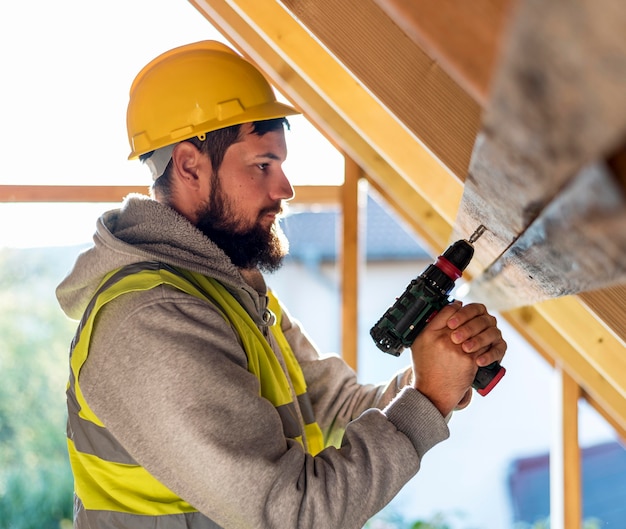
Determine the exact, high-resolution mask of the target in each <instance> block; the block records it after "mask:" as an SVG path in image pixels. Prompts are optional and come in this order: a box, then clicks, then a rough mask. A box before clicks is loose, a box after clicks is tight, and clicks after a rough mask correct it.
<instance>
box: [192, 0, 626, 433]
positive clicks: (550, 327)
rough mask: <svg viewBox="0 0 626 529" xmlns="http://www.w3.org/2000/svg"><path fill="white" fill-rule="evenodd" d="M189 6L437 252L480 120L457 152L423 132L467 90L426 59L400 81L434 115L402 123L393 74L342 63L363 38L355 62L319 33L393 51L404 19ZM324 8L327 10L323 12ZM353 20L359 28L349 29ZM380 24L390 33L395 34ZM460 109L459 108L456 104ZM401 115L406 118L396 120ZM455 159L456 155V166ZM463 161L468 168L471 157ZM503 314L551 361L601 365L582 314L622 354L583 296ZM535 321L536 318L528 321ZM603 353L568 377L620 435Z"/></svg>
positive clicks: (625, 426)
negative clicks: (562, 357)
mask: <svg viewBox="0 0 626 529" xmlns="http://www.w3.org/2000/svg"><path fill="white" fill-rule="evenodd" d="M191 3H192V4H194V5H195V6H196V7H197V8H198V9H199V11H200V12H201V13H203V14H204V15H205V16H206V17H207V18H208V19H209V20H210V21H211V22H212V23H213V25H214V26H215V27H217V28H218V29H219V30H221V32H222V33H223V34H224V35H225V36H226V37H227V38H228V39H229V40H231V42H233V44H234V45H235V47H237V48H238V49H239V50H240V51H241V52H242V53H244V55H246V56H248V57H249V58H250V59H251V60H252V61H253V62H256V63H257V64H258V65H259V66H260V67H261V68H262V69H263V70H264V71H265V73H266V74H267V75H268V77H270V78H271V79H272V81H273V82H274V84H275V85H276V86H278V87H279V88H280V89H281V91H282V92H283V93H284V94H285V95H286V96H287V97H288V98H289V99H290V100H291V101H292V102H293V103H294V104H295V105H296V106H298V107H299V108H301V109H302V110H303V111H304V113H305V114H306V115H307V117H308V118H309V119H310V120H311V121H312V122H313V123H314V124H315V125H316V126H317V127H318V129H319V130H320V131H322V132H323V133H324V134H325V135H326V136H327V137H328V138H329V139H330V140H331V141H332V142H333V143H334V144H335V145H336V146H338V147H339V148H340V149H341V150H343V151H344V152H346V153H348V154H349V155H350V156H351V157H352V158H353V159H354V160H356V161H357V162H358V163H359V165H361V166H362V167H363V168H364V169H365V171H366V172H367V174H368V176H370V178H372V179H373V180H374V182H375V183H376V184H377V185H378V186H379V188H380V189H382V190H384V192H385V194H386V195H387V196H388V197H389V198H390V200H391V201H392V203H394V204H395V206H396V207H398V208H399V212H400V213H401V214H402V215H403V216H405V217H408V218H410V219H412V220H413V222H412V223H411V224H412V225H413V226H415V227H416V228H417V229H416V231H417V233H418V234H419V235H420V236H421V237H422V238H423V239H424V240H425V241H426V243H427V244H429V245H430V247H431V249H433V253H435V252H438V251H439V250H441V249H442V248H444V247H445V246H446V245H447V243H448V242H449V241H450V237H449V235H450V232H451V228H452V225H453V223H454V217H455V214H456V211H457V208H458V206H459V203H460V201H461V200H460V195H461V194H462V189H463V186H462V180H463V179H464V175H462V174H460V173H462V171H461V170H459V169H456V170H449V168H450V167H451V166H452V165H454V166H455V167H462V166H463V162H461V160H462V159H463V155H460V154H459V153H461V152H471V150H472V146H473V141H474V137H475V132H476V131H477V129H478V125H479V120H478V119H475V121H474V122H473V125H472V126H474V129H475V131H474V135H472V134H465V136H466V137H465V136H464V138H465V139H464V140H463V139H462V138H459V137H458V136H457V137H456V138H455V142H456V145H454V147H455V148H451V147H449V146H448V150H447V151H446V149H443V151H441V145H442V144H445V143H446V142H445V139H442V137H438V138H435V139H433V138H430V140H429V139H428V138H425V137H424V136H422V130H421V128H428V124H429V123H430V122H432V120H433V116H434V115H437V112H438V111H440V109H441V108H442V107H445V106H446V105H447V102H448V101H449V99H453V98H452V96H451V95H450V94H452V93H455V94H458V93H462V92H463V91H461V92H457V91H454V90H452V89H449V87H450V85H452V84H455V83H454V82H453V81H452V78H451V77H448V76H446V75H443V74H444V73H445V72H443V70H442V69H441V68H440V67H439V66H438V65H437V64H436V63H435V62H433V61H432V60H430V62H431V70H432V71H436V73H437V75H436V76H428V75H427V76H424V77H423V78H417V79H416V78H414V77H412V78H410V79H406V78H403V79H404V81H403V82H406V83H412V84H411V85H410V86H409V87H408V88H407V87H406V86H404V87H401V88H402V90H400V89H399V88H398V90H396V91H397V92H401V93H402V94H405V95H406V94H419V93H426V92H428V93H431V94H432V93H435V94H437V96H438V97H439V98H440V101H439V102H438V104H437V105H433V114H432V115H430V116H428V118H427V119H426V123H422V124H420V123H417V122H410V123H409V124H407V123H406V122H405V121H404V118H405V116H406V114H405V113H406V112H409V110H410V108H409V107H411V105H412V106H415V101H412V102H405V106H402V104H401V103H402V102H401V101H398V100H397V99H393V98H392V97H391V96H392V95H393V94H390V93H389V91H388V90H386V89H385V86H381V85H384V84H387V85H393V81H394V79H392V78H391V77H389V76H391V75H392V74H393V73H394V72H389V76H388V77H389V78H384V79H383V81H382V82H381V81H380V77H381V74H380V72H378V71H370V72H368V71H359V74H358V75H356V74H355V73H354V71H353V70H351V69H350V68H348V67H347V66H346V64H350V65H351V66H352V68H356V67H357V66H355V64H357V63H358V62H359V61H361V62H368V61H367V55H366V51H367V50H368V49H369V48H368V47H363V46H365V45H364V44H363V46H361V44H362V42H361V41H358V40H357V41H354V40H349V39H348V42H349V43H348V44H347V45H345V46H346V47H348V48H356V49H358V50H359V52H360V54H361V57H360V58H359V57H358V56H355V55H354V52H352V54H350V53H348V52H349V50H346V49H345V48H343V47H342V46H341V43H340V42H339V41H340V40H341V39H334V40H333V39H332V35H329V34H328V33H323V36H324V37H323V38H322V36H320V34H319V31H321V30H320V27H321V26H323V25H324V22H325V21H326V20H327V17H333V16H336V17H337V18H338V19H341V21H342V24H345V25H346V27H345V28H343V27H342V31H343V32H344V33H346V32H347V33H349V35H350V36H351V37H354V38H357V37H358V36H359V34H361V35H363V37H362V38H368V37H369V38H372V35H373V36H374V37H375V41H376V43H377V46H378V47H379V48H386V47H388V46H389V47H390V42H389V41H388V40H387V39H389V38H391V39H392V40H391V42H397V41H396V40H393V39H400V38H401V36H398V35H397V33H396V30H398V28H399V27H400V25H399V24H398V25H396V24H392V26H393V28H395V29H393V28H391V27H390V26H389V25H388V24H387V23H386V19H385V18H384V17H385V14H384V12H383V11H381V10H380V8H379V7H377V6H374V3H373V2H372V1H371V0H363V1H362V2H357V3H358V6H357V7H358V9H356V11H358V12H359V13H361V12H363V11H365V12H369V16H366V15H362V16H359V17H354V16H353V17H352V18H356V19H357V20H354V21H353V20H351V19H345V18H341V17H339V16H338V13H345V11H346V9H348V10H349V9H350V8H352V9H353V11H352V13H354V12H355V11H354V9H355V6H354V5H353V4H354V0H352V1H347V2H346V1H340V0H317V1H316V2H313V1H301V2H284V3H281V2H277V1H268V2H263V3H262V4H263V5H262V6H261V5H260V4H261V3H259V2H256V1H254V0H222V1H219V0H211V2H207V1H198V0H191ZM296 4H297V6H299V9H300V11H298V12H297V18H296V16H295V15H296V13H290V12H289V10H287V9H285V5H294V6H295V5H296ZM373 7H376V11H375V12H371V11H370V9H373ZM307 9H310V10H311V11H310V16H309V12H308V11H307ZM323 11H325V12H326V13H328V14H327V15H324V13H322V12H323ZM372 13H373V14H372ZM376 23H377V24H376ZM368 24H369V25H368ZM354 25H356V27H353V26H354ZM313 28H315V29H313ZM381 28H382V29H381ZM385 28H386V29H385ZM383 30H385V31H389V32H390V33H391V35H389V34H387V33H385V31H383ZM372 32H373V33H372ZM405 38H406V35H405ZM406 45H407V43H406V42H403V43H402V46H403V47H405V46H406ZM411 45H412V46H413V47H411V46H409V49H411V50H413V53H415V55H414V56H413V60H414V61H416V63H417V64H419V61H418V60H417V59H416V58H415V57H417V56H418V55H419V54H417V52H416V51H415V46H416V44H415V42H411ZM357 55H358V54H357ZM426 57H427V56H426ZM426 71H428V69H427V70H426ZM434 77H436V79H434ZM454 77H456V76H454ZM373 78H374V79H373ZM435 81H436V82H435ZM428 83H430V84H428ZM416 84H417V86H416ZM427 84H428V88H426V86H427ZM464 97H465V96H464ZM464 100H465V101H467V100H469V101H470V102H467V103H466V104H467V108H470V109H471V112H470V115H472V116H474V118H476V117H477V116H478V117H479V115H480V107H479V105H478V104H477V103H476V102H471V98H466V99H464ZM457 103H458V102H457ZM426 106H428V105H426ZM454 108H459V106H458V104H457V105H456V106H455V107H454ZM477 109H478V112H477V111H476V110H477ZM466 112H467V109H466ZM458 115H459V116H464V117H463V119H465V121H463V119H460V121H461V122H462V123H465V125H464V126H463V127H461V128H464V129H466V130H470V129H471V128H472V127H471V126H467V123H468V120H467V119H466V118H467V114H463V105H461V108H460V110H459V114H458ZM398 116H401V117H402V118H403V119H402V120H401V119H399V117H398ZM444 118H445V115H444ZM447 119H450V117H449V116H448V118H447ZM469 121H471V120H469ZM468 138H470V139H468ZM430 141H434V142H435V143H437V142H439V148H440V150H439V151H438V152H437V153H436V154H435V153H434V151H433V148H431V144H430V143H429V142H430ZM462 141H466V142H467V145H466V146H465V147H466V148H467V149H463V148H461V147H459V144H460V143H462ZM455 142H452V143H453V144H454V143H455ZM425 155H431V156H432V157H435V156H436V158H437V159H436V160H435V161H434V163H432V162H431V163H429V162H427V161H426V160H425ZM450 160H455V162H454V164H452V162H450ZM422 162H423V163H422ZM465 163H466V164H469V158H467V159H466V161H465ZM442 164H443V165H442ZM444 166H445V167H444ZM446 168H448V169H446ZM569 303H573V304H574V305H575V306H576V308H577V309H580V310H576V311H574V313H575V315H576V318H577V319H574V320H569V319H568V318H567V317H565V316H563V314H566V313H567V314H572V312H571V311H569V310H563V311H561V310H560V307H561V306H563V307H564V308H567V307H565V305H566V304H569ZM596 308H597V307H596ZM504 316H505V317H506V318H507V319H509V320H510V321H511V322H512V324H513V325H514V327H516V328H518V330H520V331H522V334H526V333H527V332H531V333H532V334H534V333H535V332H536V333H537V336H536V337H535V338H536V339H535V340H534V343H536V344H537V345H538V346H539V347H544V349H543V351H544V352H545V354H546V357H550V358H553V357H554V356H553V355H554V354H556V352H558V351H559V350H562V348H554V349H553V348H551V347H549V345H550V343H552V342H551V341H550V340H554V341H556V340H557V339H558V340H562V341H563V343H564V344H566V345H567V352H568V358H567V362H569V364H568V366H567V367H568V369H569V366H570V365H571V366H578V365H580V366H583V365H585V364H587V365H593V366H594V369H598V365H596V364H594V363H592V362H591V361H592V360H594V358H591V357H590V356H589V355H587V354H586V353H585V347H586V344H585V340H584V339H583V337H582V336H581V335H580V333H579V332H577V329H578V328H580V327H581V326H580V325H579V323H580V322H579V321H578V318H581V319H584V320H587V319H589V318H591V320H593V321H595V322H596V323H598V325H599V326H600V330H601V332H602V333H608V335H609V336H611V337H613V338H616V340H615V341H602V340H600V341H599V342H598V348H600V349H601V350H609V351H611V352H612V353H614V354H618V355H619V354H625V353H624V351H625V346H624V343H625V342H624V335H621V334H620V333H619V332H616V331H615V329H612V328H610V327H608V326H607V325H606V323H605V322H603V321H602V320H599V319H598V318H597V317H596V315H595V313H594V312H592V311H591V309H590V308H589V306H588V305H587V304H585V303H583V302H582V300H580V299H578V298H562V299H559V300H554V301H553V302H550V305H549V306H548V307H544V306H538V307H535V306H532V307H527V308H525V309H524V318H519V317H518V314H517V312H515V311H514V312H512V313H510V314H507V313H505V314H504ZM529 321H532V325H530V326H529V323H528V322H529ZM542 334H543V335H544V336H548V337H549V339H548V342H547V343H545V342H543V341H542V340H541V335H542ZM603 344H605V345H603ZM599 358H600V363H601V364H602V365H601V366H600V368H601V369H600V370H599V371H595V372H593V370H592V372H589V370H586V369H584V368H582V367H581V368H580V369H579V368H576V369H575V371H576V372H575V373H574V374H572V376H574V378H575V379H576V380H578V381H579V382H580V383H581V385H582V386H583V389H584V391H585V392H586V393H587V394H589V395H590V397H591V399H592V401H594V402H597V403H599V405H601V406H602V407H603V408H604V411H605V412H606V416H607V417H608V418H609V420H611V421H612V424H613V425H614V426H615V427H616V428H617V429H618V431H620V433H622V435H623V434H624V432H626V410H625V409H624V387H625V385H624V384H623V383H622V382H620V381H616V380H608V381H607V380H603V379H601V377H598V373H602V372H610V370H611V368H612V367H615V366H614V365H612V363H611V362H612V361H611V355H604V356H603V355H599ZM570 374H571V373H570Z"/></svg>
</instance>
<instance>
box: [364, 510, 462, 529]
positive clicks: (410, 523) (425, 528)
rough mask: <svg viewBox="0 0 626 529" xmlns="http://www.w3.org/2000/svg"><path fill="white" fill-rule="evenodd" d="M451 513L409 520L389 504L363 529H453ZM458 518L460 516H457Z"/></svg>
mask: <svg viewBox="0 0 626 529" xmlns="http://www.w3.org/2000/svg"><path fill="white" fill-rule="evenodd" d="M450 518H451V515H446V514H442V513H439V514H436V515H434V516H433V517H432V518H431V519H430V520H427V521H426V520H422V521H419V520H408V519H407V518H406V517H405V516H404V515H402V514H401V513H399V512H397V511H396V510H394V508H393V506H392V505H389V506H387V507H386V508H385V509H384V510H383V511H381V512H380V513H379V514H378V515H376V516H374V517H373V518H372V519H371V520H369V521H368V522H367V523H366V524H365V527H364V528H363V529H453V527H458V526H457V525H454V526H453V525H452V520H451V519H450ZM457 518H458V517H457Z"/></svg>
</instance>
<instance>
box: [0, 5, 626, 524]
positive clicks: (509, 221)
mask: <svg viewBox="0 0 626 529" xmlns="http://www.w3.org/2000/svg"><path fill="white" fill-rule="evenodd" d="M189 1H190V3H191V4H192V5H194V6H195V8H196V9H197V10H198V12H199V16H200V15H202V16H204V17H206V19H207V20H208V21H209V22H211V24H212V25H213V26H214V27H215V28H217V29H218V30H219V31H220V32H221V33H222V34H223V35H224V36H225V38H226V39H227V40H228V41H230V42H231V43H232V44H233V46H234V47H235V48H237V49H238V50H239V51H240V52H241V53H242V54H243V55H244V56H246V57H247V58H249V59H250V60H251V61H252V62H254V63H255V64H257V66H259V68H260V69H261V70H262V71H264V72H265V74H266V75H267V77H268V78H269V79H270V80H271V81H272V82H273V84H274V85H275V86H276V87H277V88H278V89H279V90H280V91H281V92H282V93H283V94H284V95H285V96H286V97H287V98H289V100H290V101H291V102H292V103H293V104H294V105H295V106H296V107H298V108H299V109H300V110H301V111H302V112H303V113H304V114H305V115H306V117H307V118H308V119H309V121H310V122H311V123H313V124H314V125H315V126H316V128H317V129H318V130H319V131H320V132H321V133H322V134H323V135H324V136H325V137H326V138H327V139H328V140H329V141H331V143H333V144H334V145H335V146H336V147H337V148H338V149H339V150H340V151H341V152H343V153H344V156H345V157H346V174H345V177H346V179H345V184H344V185H343V186H342V187H341V188H340V189H330V188H310V189H301V190H299V191H298V199H299V200H303V201H307V202H327V201H337V202H340V203H341V204H342V207H343V213H344V219H345V225H344V241H343V260H342V266H343V269H344V274H343V278H344V281H343V286H342V288H343V294H344V310H343V313H344V329H346V331H345V336H344V339H343V345H344V353H345V354H346V357H347V359H348V360H349V361H350V362H351V363H352V364H353V365H356V361H355V358H356V337H355V334H356V332H355V329H356V297H357V288H356V285H357V279H356V277H357V274H356V273H355V272H356V270H357V269H358V244H359V241H358V230H357V228H356V224H357V222H356V220H355V219H356V218H357V216H358V205H357V202H358V200H357V195H358V191H357V187H358V185H357V184H358V182H359V180H361V179H366V180H367V181H368V183H369V185H370V186H371V187H373V188H374V189H375V190H376V191H377V192H378V193H379V194H380V195H381V196H382V197H384V199H385V200H386V201H387V202H388V204H389V205H390V206H391V207H392V208H393V209H394V210H395V211H396V212H397V213H398V214H399V215H400V216H401V217H402V218H403V219H404V220H405V221H406V222H407V223H408V224H409V225H410V226H411V227H412V228H413V229H414V230H415V232H416V233H417V234H418V235H419V237H420V238H421V239H422V240H423V241H424V242H425V243H426V244H427V245H428V246H429V249H430V250H431V251H432V253H433V255H436V254H438V253H439V252H441V251H442V250H443V249H445V247H447V245H448V244H450V242H452V241H453V240H456V239H459V238H467V237H468V236H469V234H471V233H472V232H473V231H474V229H475V228H476V227H477V226H478V225H479V224H483V225H485V226H486V227H487V229H488V232H487V233H486V234H485V235H483V237H482V238H481V239H480V240H479V242H478V243H477V246H476V254H475V258H474V260H473V261H472V264H471V265H470V268H469V269H468V273H469V276H470V277H471V278H472V281H471V288H472V293H473V297H475V298H476V299H480V300H481V301H483V302H485V303H486V304H487V305H488V306H489V307H490V308H493V309H497V310H499V311H500V313H501V314H502V316H503V317H504V318H506V319H507V321H508V322H509V323H511V324H512V325H513V327H515V328H516V329H517V330H518V331H519V332H520V334H521V335H522V336H524V337H525V338H526V339H527V340H528V341H529V342H530V343H531V344H532V345H533V346H534V347H535V348H536V349H537V351H538V352H539V353H540V354H542V356H543V357H544V358H545V359H546V361H547V362H549V363H550V364H551V365H553V366H554V367H555V369H557V370H558V371H559V373H560V374H561V382H562V391H561V404H562V424H561V427H562V431H563V434H562V441H563V442H562V450H561V453H560V457H561V458H562V459H563V463H564V464H563V468H564V469H566V470H565V472H567V475H563V476H560V477H561V478H562V479H561V482H562V483H563V484H564V483H566V482H567V483H569V484H570V485H572V484H573V485H574V486H572V487H568V488H567V489H566V494H565V495H564V502H563V511H564V512H563V518H564V519H565V520H566V522H565V527H568V528H569V527H577V525H576V523H577V521H576V522H575V521H574V520H580V501H579V496H580V486H578V487H576V486H575V485H576V483H577V481H576V480H578V484H579V483H580V471H579V462H578V456H579V453H578V445H577V440H576V433H577V423H576V416H577V414H576V411H577V402H578V399H579V397H581V396H582V397H584V398H586V399H587V400H588V401H589V402H590V403H591V405H592V406H593V407H594V408H595V409H596V410H598V411H599V412H600V414H601V415H602V416H603V417H604V418H605V419H606V420H607V421H608V422H609V423H610V424H611V425H612V426H613V427H614V428H615V430H616V431H617V432H618V434H619V435H620V436H621V437H622V439H626V31H624V28H626V4H625V3H624V2H623V0H594V1H593V2H592V0H581V1H579V2H571V1H566V0H552V1H550V2H545V1H543V0H515V1H514V0H473V1H472V2H467V1H465V0H420V1H415V0H264V1H262V2H260V1H259V0H189ZM128 191H139V192H144V189H131V188H126V187H124V188H121V187H97V186H91V187H90V188H89V194H90V196H91V197H97V198H94V200H106V199H107V197H111V199H112V200H117V199H118V198H119V197H121V196H124V194H126V193H127V192H128ZM113 197H115V198H113ZM0 200H1V201H44V200H45V201H51V200H52V201H55V200H59V201H83V200H88V198H86V195H85V189H83V188H78V187H71V186H65V187H63V186H55V187H49V188H47V189H46V190H45V197H44V196H42V191H41V189H39V190H38V189H36V188H28V187H24V186H0ZM563 486H564V485H563ZM572 490H573V491H574V492H571V491H572Z"/></svg>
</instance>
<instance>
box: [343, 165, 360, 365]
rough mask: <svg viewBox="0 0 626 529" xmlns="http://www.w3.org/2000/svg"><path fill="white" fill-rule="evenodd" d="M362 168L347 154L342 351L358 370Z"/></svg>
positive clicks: (344, 203)
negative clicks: (360, 189) (360, 184)
mask: <svg viewBox="0 0 626 529" xmlns="http://www.w3.org/2000/svg"><path fill="white" fill-rule="evenodd" d="M361 176H362V174H361V168H360V167H359V166H358V165H357V164H356V162H355V161H354V160H352V159H351V158H349V157H347V156H346V157H345V181H344V184H343V187H342V198H341V205H342V213H343V215H342V219H343V231H342V233H343V237H342V243H341V248H340V255H341V258H340V260H341V298H342V305H341V314H342V318H341V320H342V321H341V342H342V343H341V346H342V347H341V350H342V355H343V358H344V360H345V361H346V362H347V363H348V365H350V367H352V368H353V369H354V370H356V369H357V364H358V362H357V351H358V338H357V337H358V310H357V307H358V300H359V296H358V289H359V268H360V267H359V262H360V251H359V180H360V178H361Z"/></svg>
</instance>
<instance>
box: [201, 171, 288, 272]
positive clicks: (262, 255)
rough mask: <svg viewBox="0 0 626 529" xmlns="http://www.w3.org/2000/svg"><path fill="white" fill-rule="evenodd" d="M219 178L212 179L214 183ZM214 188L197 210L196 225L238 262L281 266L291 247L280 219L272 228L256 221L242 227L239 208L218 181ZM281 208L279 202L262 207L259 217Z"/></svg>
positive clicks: (266, 268)
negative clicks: (273, 205)
mask: <svg viewBox="0 0 626 529" xmlns="http://www.w3.org/2000/svg"><path fill="white" fill-rule="evenodd" d="M216 180H217V179H216V178H214V179H213V182H214V184H215V183H217V182H216ZM213 189H214V191H213V193H211V197H210V198H209V202H208V204H206V205H205V206H204V207H203V208H202V209H201V210H200V211H199V212H198V223H197V224H196V227H197V228H198V229H199V230H200V231H201V232H202V233H204V234H205V235H206V236H207V237H208V238H209V239H211V240H212V241H213V242H214V243H215V244H216V245H217V246H219V247H220V248H221V249H222V250H223V251H224V253H225V254H226V255H227V256H228V257H230V260H231V261H232V262H233V264H234V265H235V266H237V267H239V268H245V269H250V268H258V269H260V270H264V271H266V272H274V271H276V270H278V269H279V268H280V267H281V265H282V262H283V258H284V257H285V255H287V252H288V251H289V242H288V241H287V237H286V236H285V234H284V233H283V231H282V229H281V227H280V226H279V225H278V221H276V222H274V223H273V224H272V226H271V228H270V229H267V228H264V227H263V226H261V225H260V224H259V223H258V222H255V223H254V225H253V226H252V227H251V228H248V229H246V230H241V228H240V224H241V221H239V220H238V219H237V216H236V208H235V207H233V206H232V203H231V202H229V201H228V200H227V199H226V198H225V197H224V196H223V193H222V192H221V189H220V187H219V183H217V185H215V186H214V188H213ZM278 212H282V205H281V203H280V202H278V203H277V204H276V206H275V207H271V208H266V209H264V210H262V211H261V212H260V214H259V219H261V218H263V217H264V216H265V215H267V214H268V213H278Z"/></svg>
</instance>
